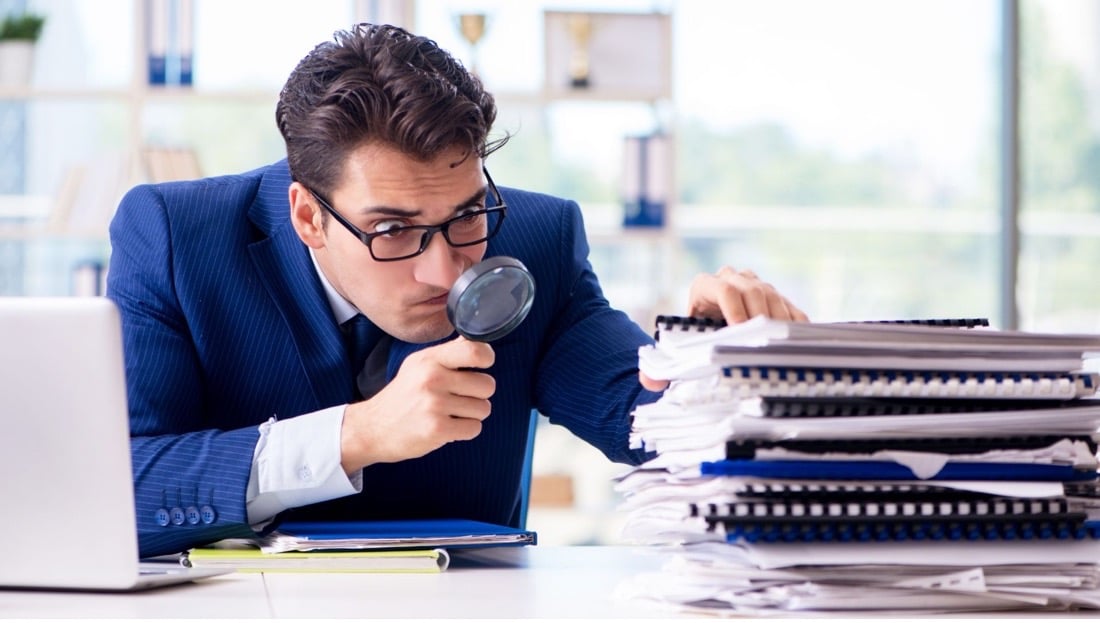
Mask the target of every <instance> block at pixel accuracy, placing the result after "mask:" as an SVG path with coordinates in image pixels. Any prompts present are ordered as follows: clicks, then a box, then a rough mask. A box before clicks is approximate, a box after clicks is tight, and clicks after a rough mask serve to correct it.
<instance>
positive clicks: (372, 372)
mask: <svg viewBox="0 0 1100 623" xmlns="http://www.w3.org/2000/svg"><path fill="white" fill-rule="evenodd" d="M340 330H341V331H343V335H344V348H345V349H346V351H348V359H349V360H350V361H351V369H352V371H353V376H352V383H353V385H354V387H355V397H356V398H368V397H371V396H372V395H374V393H375V392H377V391H378V390H379V389H382V386H383V385H385V382H386V368H385V364H386V358H387V356H388V354H389V348H388V340H386V341H385V345H383V343H379V342H383V340H382V338H383V337H384V334H383V332H382V329H379V328H377V327H376V326H374V324H373V323H371V321H370V320H367V319H366V316H363V315H362V314H356V315H355V316H354V317H353V318H352V319H350V320H345V321H344V324H343V325H340ZM383 346H385V348H379V347H383ZM375 350H377V351H378V352H375V357H373V358H371V360H372V361H373V362H374V363H373V364H372V365H370V367H368V365H367V358H368V356H370V354H371V353H372V352H373V351H375Z"/></svg>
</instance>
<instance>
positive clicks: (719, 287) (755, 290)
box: [638, 266, 809, 392]
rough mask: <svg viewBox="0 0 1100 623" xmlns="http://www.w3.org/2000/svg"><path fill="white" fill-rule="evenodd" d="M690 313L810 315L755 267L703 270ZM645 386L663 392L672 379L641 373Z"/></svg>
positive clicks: (740, 318) (731, 320) (732, 317)
mask: <svg viewBox="0 0 1100 623" xmlns="http://www.w3.org/2000/svg"><path fill="white" fill-rule="evenodd" d="M687 315H688V316H699V317H703V318H714V319H722V320H725V321H726V322H727V323H728V324H736V323H738V322H744V321H746V320H748V319H749V318H753V317H755V316H767V317H769V318H774V319H776V320H792V321H797V322H805V321H807V320H809V318H808V317H807V316H806V314H805V313H804V312H803V311H802V310H801V309H799V308H798V307H795V305H794V303H791V302H790V301H788V300H787V298H786V297H784V296H783V295H781V294H780V293H779V292H778V291H777V290H776V289H775V288H774V287H773V286H772V285H771V284H770V283H765V282H763V281H761V280H760V278H759V277H757V276H756V273H754V272H752V271H751V270H740V271H739V270H734V269H733V268H731V267H729V266H724V267H722V269H721V270H719V271H718V272H717V273H715V274H713V275H711V274H708V273H703V274H700V275H698V276H696V277H695V279H694V280H693V281H692V282H691V291H690V294H689V299H688V312H687ZM638 377H639V380H640V381H641V383H642V387H644V388H646V389H648V390H649V391H653V392H659V391H662V390H664V389H665V388H666V387H668V381H660V380H656V379H651V378H649V377H647V376H646V375H644V374H642V373H640V372H639V373H638Z"/></svg>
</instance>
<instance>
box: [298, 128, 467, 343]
mask: <svg viewBox="0 0 1100 623" xmlns="http://www.w3.org/2000/svg"><path fill="white" fill-rule="evenodd" d="M464 155H465V154H464V153H463V152H462V151H460V150H458V149H455V150H452V151H448V152H444V153H443V154H442V155H441V156H439V157H438V158H436V159H435V160H431V161H429V162H419V161H417V160H414V159H411V158H409V157H408V156H405V155H403V154H401V153H400V152H398V151H395V150H393V149H392V148H389V147H380V146H377V145H367V146H364V147H361V148H359V149H357V150H356V151H354V152H352V154H351V156H350V157H349V158H348V160H347V163H346V164H345V166H344V171H343V175H342V176H341V182H340V184H339V186H338V187H337V188H336V189H335V191H333V192H332V194H331V196H330V197H326V198H325V199H327V200H328V201H329V203H330V204H331V206H332V207H333V208H334V209H335V210H336V211H338V212H340V214H342V215H343V216H344V217H345V218H347V219H348V220H349V221H350V222H351V223H352V224H353V225H355V226H356V227H358V228H359V229H360V230H361V231H363V232H365V233H373V232H377V231H384V230H386V229H387V228H390V227H403V226H408V225H438V224H440V223H443V222H444V221H447V220H448V219H452V218H454V217H456V216H458V215H460V214H462V213H464V212H468V211H470V210H472V209H478V208H482V207H485V202H486V196H487V192H486V180H485V177H484V175H482V171H481V159H480V158H476V157H467V158H465V159H463V156H464ZM311 199H312V198H311ZM318 209H320V207H319V206H318ZM321 238H322V239H323V243H322V244H323V246H321V247H320V248H318V247H315V248H314V252H315V254H316V256H317V262H318V264H319V265H320V266H321V269H322V270H323V271H324V272H325V276H326V277H327V278H328V280H329V281H330V282H331V283H332V285H333V286H334V287H335V288H336V290H337V291H338V292H340V294H342V295H343V296H344V298H346V299H348V300H349V301H351V302H352V303H353V304H354V305H355V306H356V307H358V308H359V310H360V311H362V312H363V313H364V314H365V315H366V316H367V317H368V318H370V320H371V321H372V322H373V323H374V324H376V325H378V326H379V327H381V328H382V329H383V330H384V331H385V332H386V333H388V334H390V335H392V336H394V337H396V338H398V339H400V340H403V341H406V342H411V343H423V342H430V341H433V340H438V339H441V338H444V337H446V336H448V335H450V334H451V332H452V331H453V326H452V325H451V323H450V321H449V320H447V295H448V293H449V292H450V288H451V286H452V285H453V284H454V282H455V281H456V280H457V279H458V277H459V275H461V274H462V272H463V271H465V270H466V269H467V268H469V267H470V266H472V265H474V264H475V263H477V262H479V261H480V260H481V258H482V256H483V255H484V254H485V247H486V244H487V243H484V242H483V243H480V244H476V245H473V246H468V247H457V248H456V247H452V246H451V245H449V244H447V241H446V240H445V239H444V237H443V235H442V233H436V234H435V235H434V236H433V237H432V239H431V242H430V243H429V244H428V247H427V249H425V251H424V252H423V253H422V254H420V255H417V256H415V257H411V258H408V259H403V260H398V261H393V262H379V261H377V260H375V259H374V258H373V257H371V253H370V251H369V250H368V249H367V247H366V245H364V244H363V243H362V242H361V241H360V240H359V239H358V238H356V237H355V236H354V235H353V234H352V233H351V232H349V231H348V230H347V229H346V228H345V227H343V226H342V225H341V224H340V223H338V222H336V220H335V219H333V218H332V217H331V215H330V216H328V217H327V219H326V223H325V227H324V229H323V231H322V232H321Z"/></svg>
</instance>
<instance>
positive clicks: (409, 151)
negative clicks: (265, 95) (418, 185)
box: [275, 24, 508, 194]
mask: <svg viewBox="0 0 1100 623" xmlns="http://www.w3.org/2000/svg"><path fill="white" fill-rule="evenodd" d="M333 39H334V41H327V42H325V43H321V44H320V45H318V46H317V47H315V48H314V49H313V51H311V52H310V53H309V54H308V55H307V56H306V57H305V58H304V59H302V61H301V62H299V63H298V66H297V67H295V68H294V71H293V72H291V74H290V77H289V78H288V79H287V81H286V84H285V85H284V86H283V90H282V92H281V93H280V94H279V103H278V105H277V106H276V108H275V120H276V122H277V123H278V125H279V132H281V133H282V135H283V140H284V141H286V153H287V160H288V162H289V164H290V172H291V176H292V177H293V178H294V179H295V180H297V181H299V182H301V183H303V184H305V185H306V186H307V187H309V188H310V189H312V190H315V191H317V192H321V193H326V194H327V193H331V192H332V190H333V188H334V187H335V186H336V184H337V182H338V180H339V176H340V174H341V172H342V171H343V165H344V161H345V159H346V158H347V156H348V154H349V153H350V152H351V151H353V150H354V149H356V148H358V147H360V146H361V145H363V144H365V143H370V142H380V143H383V144H386V145H388V146H392V147H394V148H396V149H398V150H400V151H401V152H402V153H404V154H406V155H408V156H411V157H413V158H416V159H419V160H422V161H427V160H430V159H432V158H433V157H435V156H437V155H439V154H440V153H441V152H443V151H444V150H447V149H450V148H453V147H455V146H458V147H461V148H463V149H465V150H466V153H467V155H468V156H469V155H475V156H477V157H482V158H483V157H485V156H487V155H489V154H490V153H492V152H493V151H495V150H496V149H498V148H500V147H501V146H503V144H504V143H505V142H506V141H507V139H508V137H507V136H504V137H503V138H500V139H497V140H495V141H492V142H490V141H489V139H488V135H489V131H490V129H491V128H492V125H493V121H494V120H495V119H496V104H495V102H494V100H493V96H492V95H490V94H489V93H487V92H486V91H485V90H484V88H483V87H482V85H481V81H480V80H478V78H477V77H476V76H474V75H472V74H471V73H470V72H468V71H466V69H465V68H464V67H463V66H462V64H461V63H460V62H458V61H457V60H455V59H454V57H452V56H451V55H450V54H448V53H447V52H446V51H444V50H442V49H440V47H439V46H438V45H437V44H436V42H435V41H432V40H431V39H428V38H426V37H418V36H415V35H412V34H410V33H409V32H408V31H406V30H404V29H402V28H399V27H397V26H387V25H372V24H357V25H356V26H354V27H353V28H352V29H351V30H341V31H337V32H336V33H335V35H334V36H333Z"/></svg>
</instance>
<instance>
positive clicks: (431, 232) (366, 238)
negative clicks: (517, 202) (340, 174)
mask: <svg viewBox="0 0 1100 623" xmlns="http://www.w3.org/2000/svg"><path fill="white" fill-rule="evenodd" d="M481 172H482V173H484V174H485V179H486V181H488V184H489V192H490V193H492V195H493V201H494V202H495V203H496V205H494V206H493V207H491V208H482V209H480V210H474V211H473V212H466V213H464V214H460V215H458V216H456V217H454V218H452V219H447V220H446V221H443V222H442V223H440V224H438V225H407V226H405V227H394V228H392V229H390V230H387V231H380V232H375V233H373V234H368V233H367V232H365V231H363V230H361V229H359V228H358V227H356V226H355V225H353V224H352V223H351V221H349V220H348V219H346V218H344V216H343V215H342V214H340V213H339V212H337V211H336V209H335V208H333V207H332V205H331V204H330V203H329V202H328V201H326V200H325V198H324V197H322V196H321V195H320V194H318V193H316V192H314V191H313V190H312V189H310V191H309V194H311V195H313V198H314V199H316V200H317V203H319V204H321V207H322V208H324V209H325V210H326V211H327V212H328V213H329V214H331V215H332V218H334V219H336V222H338V223H340V224H341V225H343V226H344V228H345V229H347V230H348V231H349V232H351V234H352V235H353V236H355V237H356V238H358V239H359V242H362V243H363V244H364V245H366V247H367V250H368V251H370V256H371V257H372V258H374V261H376V262H398V261H401V260H407V259H409V258H412V257H416V256H418V255H420V254H422V253H424V251H426V250H427V249H428V245H429V244H431V242H432V238H433V237H435V235H436V234H437V233H441V234H443V239H444V240H446V241H447V244H449V245H451V246H452V247H472V246H474V245H475V244H481V243H482V242H485V241H486V240H489V239H490V238H492V237H493V236H495V235H497V233H498V232H500V227H501V225H503V224H504V217H505V216H506V215H507V214H508V212H507V210H508V206H507V205H506V204H505V203H504V198H503V197H501V196H500V191H499V190H497V185H496V184H494V183H493V178H492V177H491V176H490V175H489V171H488V170H486V169H485V167H482V168H481ZM496 213H499V214H500V219H499V220H497V222H496V225H495V226H494V227H493V228H492V229H491V230H489V229H487V230H486V231H485V237H484V238H481V239H478V240H474V241H471V242H459V243H456V242H455V241H453V240H451V235H450V233H448V232H449V230H450V227H451V224H452V223H457V222H458V221H461V220H463V219H468V218H470V217H471V216H478V215H482V214H484V215H485V217H486V226H488V218H489V216H490V215H491V214H496ZM410 230H419V231H421V232H422V233H421V235H420V248H418V249H417V250H416V251H415V252H414V253H409V254H408V255H402V256H400V257H387V258H381V257H378V256H377V255H375V254H374V247H373V246H371V242H373V241H374V239H375V238H378V237H379V236H387V235H393V233H394V232H400V231H410Z"/></svg>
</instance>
